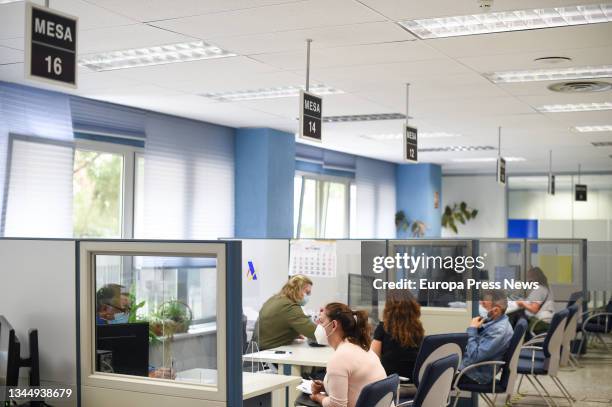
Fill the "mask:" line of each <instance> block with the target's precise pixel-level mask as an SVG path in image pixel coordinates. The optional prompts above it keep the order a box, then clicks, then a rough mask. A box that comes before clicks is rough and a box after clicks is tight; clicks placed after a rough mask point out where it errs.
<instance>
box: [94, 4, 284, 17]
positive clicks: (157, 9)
mask: <svg viewBox="0 0 612 407" xmlns="http://www.w3.org/2000/svg"><path fill="white" fill-rule="evenodd" d="M89 1H90V2H91V3H93V4H97V5H99V6H101V7H104V8H106V9H108V10H112V11H114V12H116V13H119V14H122V15H125V16H129V17H130V18H133V19H137V20H139V21H152V20H166V19H172V18H177V17H186V16H194V15H199V14H212V13H221V12H227V11H231V10H240V9H253V8H257V7H263V6H269V5H274V4H282V3H291V2H295V1H296V0H205V1H203V0H180V1H175V2H172V3H169V2H168V0H129V1H125V0H89Z"/></svg>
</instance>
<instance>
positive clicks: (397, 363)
mask: <svg viewBox="0 0 612 407" xmlns="http://www.w3.org/2000/svg"><path fill="white" fill-rule="evenodd" d="M420 318H421V306H420V305H419V303H418V302H417V301H416V300H415V299H414V297H413V296H412V294H411V293H410V291H408V290H389V291H387V301H386V303H385V310H384V312H383V321H381V322H380V323H379V324H378V326H377V327H376V330H375V331H374V340H373V341H372V345H371V347H370V349H372V351H374V353H376V354H377V355H378V356H379V357H380V360H381V361H382V365H383V367H384V368H385V371H386V372H387V374H388V375H391V374H393V373H397V374H398V375H399V376H403V377H407V378H408V379H410V381H411V382H412V381H413V377H412V373H413V371H414V363H415V361H416V357H417V354H418V353H419V347H420V346H421V342H422V341H423V337H424V336H425V330H424V329H423V324H421V319H420ZM413 390H414V391H415V390H416V388H415V389H410V388H408V387H403V388H402V392H403V393H406V394H408V393H411V392H414V391H413Z"/></svg>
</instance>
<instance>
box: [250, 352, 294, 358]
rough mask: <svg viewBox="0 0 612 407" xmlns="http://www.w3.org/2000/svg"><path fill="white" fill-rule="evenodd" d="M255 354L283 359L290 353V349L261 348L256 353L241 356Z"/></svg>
mask: <svg viewBox="0 0 612 407" xmlns="http://www.w3.org/2000/svg"><path fill="white" fill-rule="evenodd" d="M253 355H257V356H260V357H264V358H266V359H285V358H286V357H287V356H290V355H292V352H290V351H274V350H262V351H260V352H257V353H256V354H249V355H244V356H243V357H245V358H248V357H249V356H253Z"/></svg>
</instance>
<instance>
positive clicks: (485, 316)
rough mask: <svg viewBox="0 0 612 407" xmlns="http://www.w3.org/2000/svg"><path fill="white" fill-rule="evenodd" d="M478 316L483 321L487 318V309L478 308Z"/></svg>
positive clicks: (480, 306)
mask: <svg viewBox="0 0 612 407" xmlns="http://www.w3.org/2000/svg"><path fill="white" fill-rule="evenodd" d="M478 314H479V315H480V316H481V317H483V318H484V319H487V318H489V311H487V309H486V308H485V307H483V306H482V305H479V306H478Z"/></svg>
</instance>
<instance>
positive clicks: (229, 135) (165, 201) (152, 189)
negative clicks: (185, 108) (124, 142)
mask: <svg viewBox="0 0 612 407" xmlns="http://www.w3.org/2000/svg"><path fill="white" fill-rule="evenodd" d="M146 134H147V142H146V144H145V155H144V159H145V164H144V167H145V168H144V203H143V205H142V207H143V211H144V215H143V216H142V219H143V224H142V225H137V227H136V233H137V235H139V236H138V237H143V238H152V239H158V238H167V239H217V238H219V237H231V236H233V234H234V131H233V129H231V128H227V127H221V126H216V125H212V124H207V123H200V122H195V121H191V120H186V119H179V118H174V117H170V116H164V115H157V114H151V115H148V117H147V123H146Z"/></svg>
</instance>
